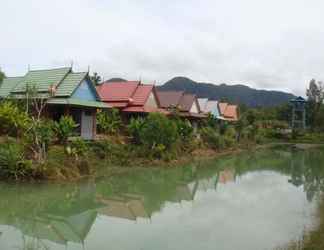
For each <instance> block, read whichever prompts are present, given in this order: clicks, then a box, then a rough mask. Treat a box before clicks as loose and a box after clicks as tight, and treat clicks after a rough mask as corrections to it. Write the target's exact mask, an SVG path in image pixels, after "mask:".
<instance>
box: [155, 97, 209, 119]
mask: <svg viewBox="0 0 324 250" xmlns="http://www.w3.org/2000/svg"><path fill="white" fill-rule="evenodd" d="M157 96H158V100H159V102H160V106H161V108H164V109H166V110H170V109H172V108H177V109H178V110H179V114H180V116H182V117H186V118H188V119H190V120H195V119H200V118H205V117H206V115H205V114H203V113H202V112H201V109H200V106H199V103H198V100H197V98H196V96H195V95H192V94H187V93H184V92H183V91H158V92H157Z"/></svg>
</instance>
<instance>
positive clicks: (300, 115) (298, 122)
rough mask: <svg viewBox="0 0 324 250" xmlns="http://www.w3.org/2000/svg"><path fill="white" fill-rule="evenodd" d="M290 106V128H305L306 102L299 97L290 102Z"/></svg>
mask: <svg viewBox="0 0 324 250" xmlns="http://www.w3.org/2000/svg"><path fill="white" fill-rule="evenodd" d="M290 102H291V104H292V118H291V126H292V128H293V129H305V128H306V105H305V104H306V100H305V99H304V98H303V97H301V96H299V97H297V98H295V99H293V100H291V101H290Z"/></svg>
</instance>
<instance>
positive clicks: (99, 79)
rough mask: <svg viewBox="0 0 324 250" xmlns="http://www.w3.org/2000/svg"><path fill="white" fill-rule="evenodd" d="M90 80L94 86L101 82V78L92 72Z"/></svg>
mask: <svg viewBox="0 0 324 250" xmlns="http://www.w3.org/2000/svg"><path fill="white" fill-rule="evenodd" d="M91 80H92V81H93V83H94V84H95V85H99V84H100V82H101V76H100V75H99V74H98V73H97V72H94V73H93V76H91Z"/></svg>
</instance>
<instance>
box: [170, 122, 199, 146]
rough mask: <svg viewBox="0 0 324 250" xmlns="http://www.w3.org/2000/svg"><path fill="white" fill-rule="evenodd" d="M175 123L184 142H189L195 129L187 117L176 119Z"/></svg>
mask: <svg viewBox="0 0 324 250" xmlns="http://www.w3.org/2000/svg"><path fill="white" fill-rule="evenodd" d="M175 123H176V126H177V128H178V133H179V135H180V137H181V139H182V140H183V141H184V142H187V141H188V140H190V139H192V137H193V133H194V129H193V127H192V126H191V123H190V122H189V121H188V120H187V119H185V120H183V119H176V120H175Z"/></svg>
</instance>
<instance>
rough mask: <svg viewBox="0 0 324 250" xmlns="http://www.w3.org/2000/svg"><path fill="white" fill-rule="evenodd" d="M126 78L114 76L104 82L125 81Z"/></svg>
mask: <svg viewBox="0 0 324 250" xmlns="http://www.w3.org/2000/svg"><path fill="white" fill-rule="evenodd" d="M126 81H127V80H125V79H123V78H119V77H115V78H110V79H109V80H107V81H106V82H126Z"/></svg>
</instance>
